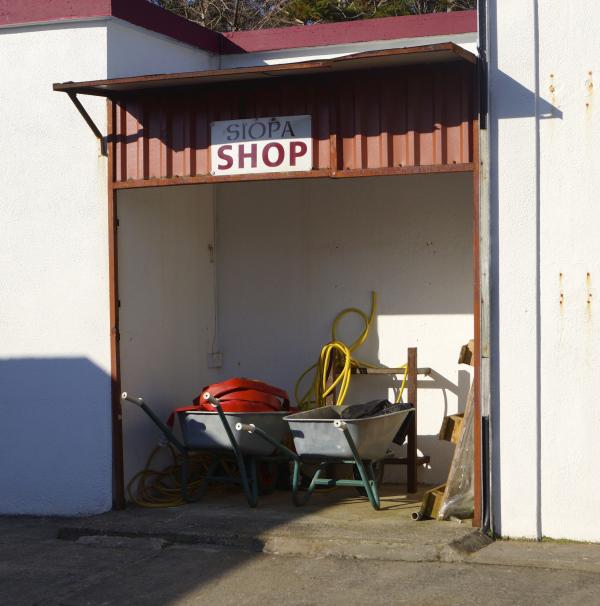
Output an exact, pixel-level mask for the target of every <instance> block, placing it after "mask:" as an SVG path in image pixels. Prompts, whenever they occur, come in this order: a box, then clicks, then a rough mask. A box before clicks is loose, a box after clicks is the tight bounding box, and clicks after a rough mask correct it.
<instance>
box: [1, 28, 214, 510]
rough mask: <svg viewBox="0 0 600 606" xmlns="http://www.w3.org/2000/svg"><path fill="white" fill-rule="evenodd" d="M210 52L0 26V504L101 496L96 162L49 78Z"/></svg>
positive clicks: (163, 63)
mask: <svg viewBox="0 0 600 606" xmlns="http://www.w3.org/2000/svg"><path fill="white" fill-rule="evenodd" d="M211 61H212V57H211V56H210V55H208V54H207V53H204V52H202V51H200V50H198V49H196V48H192V47H189V46H186V45H183V44H180V43H178V42H175V41H172V40H170V39H168V38H165V37H163V36H158V35H154V34H151V33H149V32H145V31H143V30H140V29H139V28H135V27H133V26H129V25H128V24H124V22H119V21H116V20H106V19H101V20H97V21H93V20H92V21H86V22H69V23H62V24H48V25H36V26H26V27H7V28H0V73H1V74H2V87H1V91H0V133H1V134H0V158H1V159H2V168H1V170H0V191H1V192H2V193H1V194H0V198H1V200H2V203H1V204H0V233H1V237H0V284H1V288H0V409H1V410H2V414H3V422H2V424H0V460H1V461H2V462H3V465H0V483H1V484H2V486H4V487H6V489H5V490H2V491H1V492H0V513H21V514H24V513H30V514H65V515H66V514H89V513H96V512H101V511H105V510H107V509H109V508H110V507H111V501H112V469H111V463H112V462H111V422H110V380H109V375H108V373H109V371H110V344H109V315H108V310H109V304H108V245H107V184H106V179H107V174H106V159H105V158H104V157H102V156H101V155H100V153H99V152H100V149H99V144H98V142H97V141H96V139H95V137H94V136H93V134H92V133H91V131H90V130H89V128H88V127H87V125H86V124H85V122H84V121H83V119H82V118H81V116H80V115H79V114H78V112H77V111H76V109H75V108H74V106H73V105H72V103H71V102H70V100H69V98H68V97H67V96H66V95H64V94H59V93H55V92H53V91H52V84H53V83H54V82H64V81H68V80H75V81H76V80H89V79H101V78H106V77H109V76H117V75H135V74H139V73H153V72H154V73H155V72H158V71H164V70H165V69H167V67H169V68H170V69H172V70H173V71H183V70H187V69H201V68H202V67H204V66H208V65H210V63H211ZM83 103H84V105H85V107H86V109H87V110H88V112H89V113H90V115H91V116H92V118H93V120H94V121H95V123H96V124H97V125H98V127H99V129H100V131H101V132H106V103H105V100H104V99H98V98H90V97H87V98H84V99H83Z"/></svg>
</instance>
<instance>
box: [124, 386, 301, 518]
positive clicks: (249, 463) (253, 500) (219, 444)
mask: <svg viewBox="0 0 600 606" xmlns="http://www.w3.org/2000/svg"><path fill="white" fill-rule="evenodd" d="M121 397H122V399H123V400H126V401H128V402H131V403H132V404H135V405H136V406H139V407H140V408H141V409H142V410H143V411H144V412H145V413H146V414H147V415H148V416H149V417H150V419H151V420H152V421H153V423H154V424H155V425H156V426H157V427H158V428H159V429H160V431H161V432H162V433H163V435H164V436H165V438H166V439H167V441H168V442H169V443H170V444H172V445H173V447H174V448H176V449H177V451H178V452H179V453H180V454H181V461H182V462H181V495H182V498H183V500H184V501H188V502H191V501H192V500H194V501H196V500H198V499H200V498H201V497H202V496H203V495H204V493H205V492H206V490H207V488H208V486H209V484H210V483H211V482H219V483H228V484H231V483H234V484H240V485H241V486H242V489H243V491H244V495H245V496H246V500H247V501H248V504H249V505H250V507H256V505H257V503H258V492H259V479H258V474H257V464H258V463H277V462H281V461H287V460H289V455H288V453H287V452H285V451H283V452H284V454H283V455H282V454H279V455H276V454H274V453H276V452H277V449H280V442H281V441H282V440H283V439H284V438H285V436H286V435H289V432H290V430H289V427H288V424H287V423H286V422H285V417H286V416H287V415H288V414H289V412H286V411H284V412H272V413H271V412H262V413H252V412H241V413H230V412H227V413H226V412H223V409H222V407H221V403H220V401H219V400H218V399H216V398H213V397H212V396H210V395H209V394H204V399H206V400H208V401H209V402H210V403H211V404H212V405H213V407H214V408H215V411H214V412H209V411H203V410H198V411H181V412H178V413H177V417H178V419H179V423H180V427H181V433H182V437H183V442H181V441H180V440H179V439H178V438H177V437H176V436H175V434H174V433H173V431H172V430H171V428H170V427H169V426H168V425H166V424H165V423H163V421H161V419H160V418H159V417H158V416H157V415H156V414H155V413H154V411H153V410H152V409H151V408H150V407H149V406H148V405H147V404H146V403H145V402H144V400H143V399H142V398H133V397H131V396H129V395H128V394H127V392H123V394H122V396H121ZM242 424H243V425H252V427H257V426H259V427H261V429H262V428H264V430H265V432H266V433H265V435H268V436H269V439H268V440H265V439H264V438H262V437H260V436H258V435H253V434H252V433H249V432H236V431H234V428H235V427H236V426H241V425H242ZM280 450H281V449H280ZM198 451H205V452H210V453H212V454H213V455H214V457H213V460H212V462H211V464H210V466H209V468H208V471H207V473H206V475H205V477H204V478H203V481H202V484H201V486H200V488H199V489H198V491H197V492H196V493H195V495H194V498H193V499H192V498H191V496H190V494H189V491H188V475H189V455H190V453H192V452H198ZM231 455H233V457H234V459H235V461H236V463H237V466H238V471H239V476H232V475H227V474H226V473H225V472H223V471H222V470H223V469H224V465H223V462H224V457H226V456H231ZM219 470H221V472H220V473H219Z"/></svg>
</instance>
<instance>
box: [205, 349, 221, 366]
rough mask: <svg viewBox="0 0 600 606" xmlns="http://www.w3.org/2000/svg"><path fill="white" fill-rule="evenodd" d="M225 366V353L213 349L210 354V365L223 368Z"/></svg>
mask: <svg viewBox="0 0 600 606" xmlns="http://www.w3.org/2000/svg"><path fill="white" fill-rule="evenodd" d="M221 366H223V354H222V353H221V352H220V351H213V352H210V353H209V354H208V367H209V368H221Z"/></svg>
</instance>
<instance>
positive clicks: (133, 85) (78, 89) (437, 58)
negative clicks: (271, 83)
mask: <svg viewBox="0 0 600 606" xmlns="http://www.w3.org/2000/svg"><path fill="white" fill-rule="evenodd" d="M476 60H477V59H476V57H475V55H473V54H472V53H470V52H469V51H466V50H465V49H464V48H462V47H460V46H458V45H456V44H454V43H453V42H443V43H440V44H428V45H426V46H412V47H407V48H397V49H388V50H381V51H368V52H364V53H356V54H353V55H346V56H344V57H337V58H335V59H319V60H316V61H302V62H297V63H285V64H279V65H261V66H254V67H241V68H234V69H220V70H206V71H198V72H182V73H176V74H157V75H146V76H134V77H129V78H113V79H109V80H91V81H88V82H64V83H61V84H54V90H55V91H59V92H64V93H68V94H69V95H71V96H73V95H78V94H81V95H96V96H100V97H118V96H119V95H120V94H122V93H132V92H138V91H148V90H156V89H163V90H164V89H173V88H180V87H197V86H200V85H203V84H209V83H215V82H228V81H229V82H232V81H243V80H259V79H265V78H267V79H270V78H274V77H282V76H293V75H309V74H315V73H319V72H321V73H334V72H343V71H350V70H366V69H369V70H371V69H380V68H386V67H401V66H415V65H419V64H431V63H448V62H454V61H462V62H464V61H466V62H469V63H475V62H476Z"/></svg>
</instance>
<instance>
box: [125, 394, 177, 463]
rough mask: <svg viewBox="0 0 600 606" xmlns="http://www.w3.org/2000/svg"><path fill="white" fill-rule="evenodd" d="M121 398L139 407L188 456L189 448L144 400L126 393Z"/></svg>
mask: <svg viewBox="0 0 600 606" xmlns="http://www.w3.org/2000/svg"><path fill="white" fill-rule="evenodd" d="M121 398H122V399H123V400H127V402H131V403H132V404H135V405H136V406H139V407H140V408H141V409H142V410H143V411H144V412H145V413H146V414H147V415H148V416H149V417H150V419H151V420H152V422H153V423H154V424H155V425H156V426H157V427H158V428H159V429H160V430H161V432H162V434H163V435H164V436H165V438H166V439H167V440H168V441H169V442H170V443H171V444H173V446H175V448H177V450H178V451H179V452H180V453H181V454H183V455H185V454H187V448H186V446H185V445H184V444H182V443H181V442H180V441H179V440H178V439H177V438H176V437H175V434H174V433H173V432H172V431H171V429H170V427H168V426H167V425H165V424H164V423H163V422H162V421H161V420H160V419H159V418H158V417H157V416H156V414H155V413H154V411H153V410H152V409H151V408H150V406H148V405H147V404H146V402H144V399H143V398H133V397H131V396H130V395H129V394H128V393H127V392H126V391H124V392H123V393H122V394H121Z"/></svg>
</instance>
